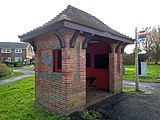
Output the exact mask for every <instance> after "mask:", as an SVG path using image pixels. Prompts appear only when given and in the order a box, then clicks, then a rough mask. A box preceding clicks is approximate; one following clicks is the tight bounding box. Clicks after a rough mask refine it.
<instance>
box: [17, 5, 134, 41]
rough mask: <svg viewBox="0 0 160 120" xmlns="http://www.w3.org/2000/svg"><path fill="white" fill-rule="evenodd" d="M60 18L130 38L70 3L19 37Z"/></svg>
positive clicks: (49, 24) (51, 23)
mask: <svg viewBox="0 0 160 120" xmlns="http://www.w3.org/2000/svg"><path fill="white" fill-rule="evenodd" d="M62 20H66V21H70V22H73V23H76V24H80V25H83V26H86V27H89V28H93V29H96V30H99V31H102V32H104V33H105V32H106V33H109V34H111V35H115V36H118V37H122V38H126V39H130V40H132V38H130V37H128V36H126V35H123V34H121V33H119V32H117V31H115V30H113V29H111V28H110V27H109V26H107V25H106V24H104V23H103V22H102V21H100V20H99V19H97V18H96V17H95V16H92V15H91V14H88V13H86V12H84V11H82V10H79V9H77V8H75V7H73V6H71V5H69V6H68V7H67V9H65V10H64V11H62V12H61V13H60V14H59V15H57V16H56V17H55V18H53V19H52V20H51V21H49V22H47V23H46V24H44V25H42V26H41V27H38V28H36V29H34V30H32V31H30V32H28V33H26V34H23V35H22V36H20V38H21V37H24V36H26V35H29V34H32V33H33V32H35V31H38V30H41V29H44V28H46V27H48V26H51V25H53V24H55V23H57V22H59V21H62Z"/></svg>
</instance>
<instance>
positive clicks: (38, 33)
mask: <svg viewBox="0 0 160 120" xmlns="http://www.w3.org/2000/svg"><path fill="white" fill-rule="evenodd" d="M63 27H64V20H61V21H59V22H56V23H52V24H51V25H49V26H43V27H41V28H40V29H35V30H33V31H30V32H29V33H26V34H23V35H20V36H18V37H19V38H20V41H21V42H27V41H28V40H30V39H33V38H35V37H38V36H41V35H43V34H46V33H49V32H52V31H53V30H57V29H61V28H63Z"/></svg>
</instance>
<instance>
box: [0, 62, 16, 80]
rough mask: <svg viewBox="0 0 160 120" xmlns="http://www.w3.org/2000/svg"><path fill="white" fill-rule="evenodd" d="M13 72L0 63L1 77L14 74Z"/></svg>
mask: <svg viewBox="0 0 160 120" xmlns="http://www.w3.org/2000/svg"><path fill="white" fill-rule="evenodd" d="M12 73H13V71H12V70H11V69H10V68H9V67H7V65H5V64H3V63H0V77H3V76H7V75H9V74H12Z"/></svg>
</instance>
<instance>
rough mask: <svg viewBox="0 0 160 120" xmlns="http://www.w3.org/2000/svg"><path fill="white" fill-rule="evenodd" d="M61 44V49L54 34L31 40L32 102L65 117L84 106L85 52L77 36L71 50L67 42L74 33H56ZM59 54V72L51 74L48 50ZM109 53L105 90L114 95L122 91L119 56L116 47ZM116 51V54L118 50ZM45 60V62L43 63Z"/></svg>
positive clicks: (63, 30) (50, 56) (61, 31)
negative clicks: (32, 48)
mask: <svg viewBox="0 0 160 120" xmlns="http://www.w3.org/2000/svg"><path fill="white" fill-rule="evenodd" d="M59 32H60V34H61V36H62V37H63V38H64V40H65V46H66V47H65V48H61V47H60V42H59V40H58V38H57V37H56V36H55V35H54V34H46V35H44V36H41V37H39V38H37V39H36V40H35V45H36V47H37V51H36V53H35V62H36V66H35V74H36V75H35V78H36V83H35V84H36V89H35V90H36V91H35V93H36V102H37V103H39V104H42V105H43V106H45V107H47V108H49V109H51V110H53V111H54V112H56V113H59V114H63V115H68V114H70V113H72V112H74V111H76V110H79V109H81V108H83V107H84V106H85V105H86V65H85V64H86V50H84V49H82V42H83V40H84V38H83V37H81V36H78V38H77V40H76V44H75V47H74V48H70V44H69V42H70V40H71V38H72V36H73V34H74V30H68V29H62V30H60V31H59ZM56 49H61V50H62V72H54V71H53V56H52V55H53V52H52V50H56ZM111 49H112V50H111V51H112V52H111V53H109V62H110V63H109V89H110V92H111V93H115V94H116V93H118V92H120V91H121V88H122V54H121V53H120V52H116V44H113V45H111ZM118 51H120V50H118ZM46 59H47V60H46Z"/></svg>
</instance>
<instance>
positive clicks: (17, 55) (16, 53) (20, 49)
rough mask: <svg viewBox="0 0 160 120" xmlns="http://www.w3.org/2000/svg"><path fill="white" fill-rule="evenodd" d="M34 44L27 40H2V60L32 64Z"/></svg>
mask: <svg viewBox="0 0 160 120" xmlns="http://www.w3.org/2000/svg"><path fill="white" fill-rule="evenodd" d="M31 59H32V46H31V45H30V44H29V43H25V42H0V61H2V62H6V61H7V62H13V61H14V62H22V63H24V64H30V61H31Z"/></svg>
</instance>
